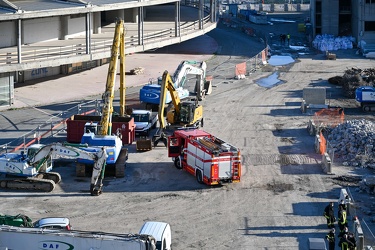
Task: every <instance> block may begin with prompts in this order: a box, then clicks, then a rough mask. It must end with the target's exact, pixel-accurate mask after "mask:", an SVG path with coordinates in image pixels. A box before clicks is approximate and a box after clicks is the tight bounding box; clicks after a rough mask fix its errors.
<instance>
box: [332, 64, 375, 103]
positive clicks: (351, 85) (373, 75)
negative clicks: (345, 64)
mask: <svg viewBox="0 0 375 250" xmlns="http://www.w3.org/2000/svg"><path fill="white" fill-rule="evenodd" d="M328 82H329V83H332V84H335V85H341V86H342V87H343V90H344V94H345V96H347V97H349V98H355V90H356V89H357V88H358V87H361V86H374V87H375V68H368V69H363V70H362V69H358V68H351V69H347V70H345V72H344V75H343V76H342V77H341V76H334V77H331V78H329V79H328Z"/></svg>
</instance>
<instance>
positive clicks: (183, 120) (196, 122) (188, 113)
mask: <svg viewBox="0 0 375 250" xmlns="http://www.w3.org/2000/svg"><path fill="white" fill-rule="evenodd" d="M168 92H169V94H170V96H171V99H172V106H171V107H170V108H167V112H165V109H166V107H165V106H166V105H165V99H166V98H167V93H168ZM165 113H166V115H165ZM158 115H159V128H158V131H157V132H156V133H155V135H154V137H153V143H154V147H156V146H157V145H158V143H159V142H160V141H163V143H164V145H165V146H167V136H168V131H173V130H175V129H179V128H183V127H195V128H196V127H199V126H201V127H203V107H202V105H200V104H199V103H198V99H197V98H195V99H192V100H184V101H181V100H180V97H179V96H178V92H177V90H176V89H175V87H174V83H173V80H172V78H171V76H170V74H169V73H168V71H164V73H163V78H162V82H161V91H160V103H159V111H158ZM165 119H166V120H165Z"/></svg>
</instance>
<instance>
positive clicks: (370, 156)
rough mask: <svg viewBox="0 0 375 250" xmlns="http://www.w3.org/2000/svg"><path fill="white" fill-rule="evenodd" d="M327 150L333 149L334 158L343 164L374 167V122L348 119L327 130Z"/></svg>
mask: <svg viewBox="0 0 375 250" xmlns="http://www.w3.org/2000/svg"><path fill="white" fill-rule="evenodd" d="M328 133H329V134H328V137H327V138H328V143H329V145H328V147H327V150H330V149H333V150H334V155H335V158H337V159H340V160H343V161H345V162H346V163H345V165H350V166H361V167H370V168H373V169H375V148H374V143H375V123H373V122H371V121H368V120H364V119H362V120H350V121H346V122H344V123H341V124H339V125H338V126H337V127H335V128H333V129H332V130H331V131H329V132H328Z"/></svg>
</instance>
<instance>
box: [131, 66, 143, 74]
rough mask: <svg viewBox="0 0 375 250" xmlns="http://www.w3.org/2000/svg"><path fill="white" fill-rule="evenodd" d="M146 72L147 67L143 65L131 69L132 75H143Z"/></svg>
mask: <svg viewBox="0 0 375 250" xmlns="http://www.w3.org/2000/svg"><path fill="white" fill-rule="evenodd" d="M144 72H145V69H144V68H142V67H136V68H134V69H131V70H130V74H132V75H142V74H143V73H144Z"/></svg>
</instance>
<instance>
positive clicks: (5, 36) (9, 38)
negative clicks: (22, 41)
mask: <svg viewBox="0 0 375 250" xmlns="http://www.w3.org/2000/svg"><path fill="white" fill-rule="evenodd" d="M16 45H17V21H9V22H0V48H6V47H10V46H16Z"/></svg>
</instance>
